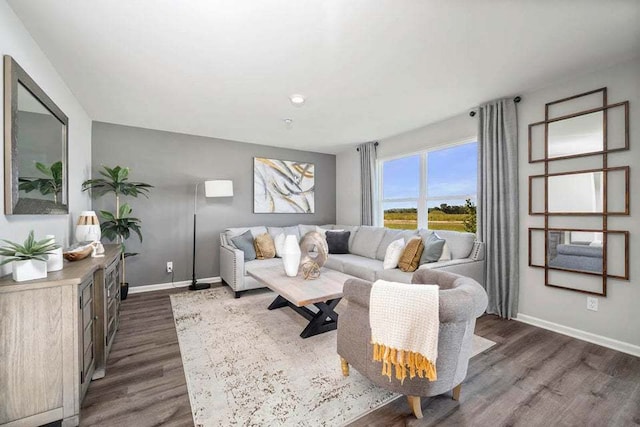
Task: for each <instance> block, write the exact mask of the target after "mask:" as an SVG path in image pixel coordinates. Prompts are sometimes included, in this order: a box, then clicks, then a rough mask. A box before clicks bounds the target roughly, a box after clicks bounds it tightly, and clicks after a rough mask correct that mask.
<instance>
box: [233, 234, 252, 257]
mask: <svg viewBox="0 0 640 427" xmlns="http://www.w3.org/2000/svg"><path fill="white" fill-rule="evenodd" d="M231 242H232V243H233V244H234V245H235V247H236V248H238V249H240V250H241V251H242V252H244V260H245V261H251V260H254V259H256V250H255V249H254V247H253V235H252V234H251V230H247V231H245V232H244V233H242V234H241V235H239V236H235V237H232V238H231Z"/></svg>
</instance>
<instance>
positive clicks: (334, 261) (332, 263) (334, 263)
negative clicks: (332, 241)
mask: <svg viewBox="0 0 640 427" xmlns="http://www.w3.org/2000/svg"><path fill="white" fill-rule="evenodd" d="M341 256H342V255H339V254H329V256H328V257H327V262H325V263H324V266H325V267H326V268H330V269H331V270H335V271H339V272H342V260H341V259H340V257H341Z"/></svg>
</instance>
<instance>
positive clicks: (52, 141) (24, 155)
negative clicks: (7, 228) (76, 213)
mask: <svg viewBox="0 0 640 427" xmlns="http://www.w3.org/2000/svg"><path fill="white" fill-rule="evenodd" d="M4 81H5V91H4V105H5V106H6V108H5V111H4V128H5V132H4V146H5V158H4V167H5V177H6V179H5V182H4V184H5V191H4V209H5V214H7V215H15V214H24V215H47V214H49V215H50V214H58V215H63V214H67V213H68V212H69V208H68V198H67V192H68V182H67V173H68V171H67V149H68V146H67V142H68V126H69V119H68V117H67V116H66V115H65V114H64V113H63V112H62V110H60V108H59V107H58V106H57V105H56V104H55V102H53V100H52V99H51V98H49V96H47V94H46V93H45V92H44V91H43V90H42V88H41V87H40V86H38V84H37V83H36V82H35V81H33V79H32V78H31V77H30V76H29V75H28V74H27V72H26V71H25V70H23V69H22V67H20V65H18V64H17V63H16V62H15V61H14V60H13V58H11V56H9V55H5V56H4Z"/></svg>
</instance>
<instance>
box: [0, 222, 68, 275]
mask: <svg viewBox="0 0 640 427" xmlns="http://www.w3.org/2000/svg"><path fill="white" fill-rule="evenodd" d="M2 241H3V242H5V243H6V245H5V246H2V247H0V255H1V256H3V257H5V259H4V260H3V261H2V262H0V265H4V264H8V263H10V262H12V263H13V280H15V281H16V282H23V281H25V280H35V279H42V278H44V277H47V258H48V257H49V255H50V254H53V251H54V250H56V249H58V248H59V247H60V246H59V245H56V244H55V243H54V242H53V241H52V240H51V238H46V239H44V240H39V241H36V239H35V238H34V237H33V230H31V232H30V233H29V237H27V240H25V241H24V243H23V244H22V245H20V244H19V243H15V242H10V241H9V240H2Z"/></svg>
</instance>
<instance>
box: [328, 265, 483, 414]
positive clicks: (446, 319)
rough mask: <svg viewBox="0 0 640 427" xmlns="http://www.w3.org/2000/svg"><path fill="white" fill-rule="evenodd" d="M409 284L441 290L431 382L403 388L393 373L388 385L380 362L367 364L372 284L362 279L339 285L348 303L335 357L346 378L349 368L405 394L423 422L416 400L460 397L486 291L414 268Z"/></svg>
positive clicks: (473, 283)
mask: <svg viewBox="0 0 640 427" xmlns="http://www.w3.org/2000/svg"><path fill="white" fill-rule="evenodd" d="M411 283H414V284H416V285H420V284H437V285H439V286H440V301H439V316H440V319H439V320H440V329H439V337H438V359H437V360H436V370H437V374H438V379H437V380H436V381H433V382H431V381H429V380H428V379H426V378H418V377H414V378H413V379H409V378H407V379H405V381H404V384H402V383H401V382H400V381H399V380H397V379H396V378H395V376H394V375H392V379H391V381H389V378H388V377H386V376H384V375H382V374H381V369H382V365H381V363H380V362H373V361H372V355H373V348H372V345H371V328H370V326H369V296H370V293H371V285H372V284H371V283H370V282H367V281H365V280H360V279H350V280H348V281H347V282H346V283H345V285H344V292H343V293H344V299H346V300H347V302H348V304H347V307H346V309H345V311H344V313H342V314H340V322H338V354H339V355H340V358H341V362H342V373H343V374H344V375H345V376H347V375H349V365H351V366H353V367H354V368H355V369H356V370H357V371H358V372H360V373H361V374H362V375H364V376H365V377H367V378H368V379H369V380H371V381H372V382H373V383H374V384H376V385H378V386H380V387H382V388H385V389H387V390H391V391H393V392H396V393H400V394H404V395H406V396H407V399H408V401H409V406H410V407H411V410H412V411H413V413H414V415H415V416H416V417H417V418H422V409H421V406H420V397H421V396H424V397H429V396H436V395H439V394H443V393H447V392H449V391H453V398H454V399H455V400H458V399H459V397H460V390H461V387H462V382H463V381H464V379H465V377H466V375H467V367H468V365H469V358H470V357H471V353H472V351H473V333H474V329H475V325H476V318H477V317H480V316H481V315H482V314H483V313H484V312H485V310H486V308H487V293H486V292H485V290H484V289H483V288H482V286H480V284H479V283H478V282H476V281H475V280H473V279H471V278H469V277H464V276H460V275H458V274H453V273H449V272H445V271H438V270H430V269H424V270H417V271H416V273H415V274H414V275H413V278H412V280H411Z"/></svg>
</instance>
